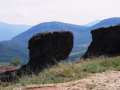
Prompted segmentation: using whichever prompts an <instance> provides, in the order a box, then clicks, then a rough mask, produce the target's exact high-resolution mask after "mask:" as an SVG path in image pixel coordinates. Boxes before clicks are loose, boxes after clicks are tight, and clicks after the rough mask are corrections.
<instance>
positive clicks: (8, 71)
mask: <svg viewBox="0 0 120 90" xmlns="http://www.w3.org/2000/svg"><path fill="white" fill-rule="evenodd" d="M19 68H20V66H17V67H13V66H9V65H7V66H3V67H0V82H2V81H9V82H10V81H13V80H14V79H15V75H16V73H17V71H18V70H19ZM1 84H2V83H1ZM1 84H0V85H1Z"/></svg>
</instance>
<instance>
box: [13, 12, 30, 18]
mask: <svg viewBox="0 0 120 90" xmlns="http://www.w3.org/2000/svg"><path fill="white" fill-rule="evenodd" d="M15 16H16V17H27V16H29V14H28V13H27V12H25V11H19V12H17V13H16V14H15Z"/></svg>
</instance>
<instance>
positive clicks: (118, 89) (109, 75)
mask: <svg viewBox="0 0 120 90" xmlns="http://www.w3.org/2000/svg"><path fill="white" fill-rule="evenodd" d="M25 90H120V71H107V72H103V73H97V74H92V76H90V77H88V78H86V79H81V80H78V81H74V82H68V83H60V84H48V85H29V86H27V89H25Z"/></svg>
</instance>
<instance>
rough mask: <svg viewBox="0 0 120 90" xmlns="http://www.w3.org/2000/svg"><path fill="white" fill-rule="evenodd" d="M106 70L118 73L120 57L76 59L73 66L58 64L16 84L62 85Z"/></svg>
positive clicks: (26, 77)
mask: <svg viewBox="0 0 120 90" xmlns="http://www.w3.org/2000/svg"><path fill="white" fill-rule="evenodd" d="M108 70H114V71H120V56H116V57H104V56H103V57H100V58H93V59H87V60H82V59H78V60H77V62H76V63H74V64H72V63H71V62H68V63H67V64H62V63H59V66H53V67H51V68H49V69H44V70H43V71H42V72H41V73H39V74H38V75H34V74H32V75H24V76H22V78H19V82H17V84H20V85H21V86H26V85H30V84H56V83H64V82H69V81H74V80H78V79H82V78H86V77H88V76H90V75H91V74H92V73H101V72H105V71H108ZM13 85H15V84H13ZM93 87H95V85H92V86H91V85H90V86H89V85H88V88H93ZM4 88H5V87H4Z"/></svg>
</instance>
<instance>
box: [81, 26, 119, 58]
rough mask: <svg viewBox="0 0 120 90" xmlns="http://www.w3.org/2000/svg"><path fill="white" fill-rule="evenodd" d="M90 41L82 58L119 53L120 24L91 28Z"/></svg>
mask: <svg viewBox="0 0 120 90" xmlns="http://www.w3.org/2000/svg"><path fill="white" fill-rule="evenodd" d="M91 34H92V42H91V44H90V46H89V47H88V50H87V52H86V53H85V54H84V55H83V56H82V58H84V59H86V58H89V57H90V58H91V57H94V56H101V55H105V56H115V55H120V24H118V25H116V26H110V27H101V28H98V29H94V30H91Z"/></svg>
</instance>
